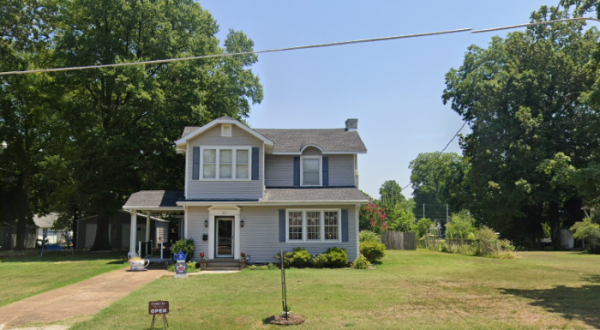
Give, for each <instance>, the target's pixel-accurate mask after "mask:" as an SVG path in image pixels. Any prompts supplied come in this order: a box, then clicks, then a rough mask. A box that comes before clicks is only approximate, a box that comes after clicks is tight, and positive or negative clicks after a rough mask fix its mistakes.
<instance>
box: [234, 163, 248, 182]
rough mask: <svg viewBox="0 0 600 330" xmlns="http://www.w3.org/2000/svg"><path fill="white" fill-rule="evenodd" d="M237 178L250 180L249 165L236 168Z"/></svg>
mask: <svg viewBox="0 0 600 330" xmlns="http://www.w3.org/2000/svg"><path fill="white" fill-rule="evenodd" d="M235 177H236V178H237V179H248V165H239V164H238V165H237V166H236V167H235Z"/></svg>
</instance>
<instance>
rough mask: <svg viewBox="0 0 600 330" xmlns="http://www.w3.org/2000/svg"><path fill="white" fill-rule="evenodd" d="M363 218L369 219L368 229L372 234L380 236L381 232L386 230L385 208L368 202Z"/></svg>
mask: <svg viewBox="0 0 600 330" xmlns="http://www.w3.org/2000/svg"><path fill="white" fill-rule="evenodd" d="M364 216H365V217H367V218H368V219H369V228H368V230H371V231H372V232H374V233H377V234H381V232H382V231H383V230H386V229H387V223H386V218H387V213H386V212H385V208H383V207H380V206H378V205H377V204H375V203H373V202H370V203H369V204H367V205H366V206H365V214H364Z"/></svg>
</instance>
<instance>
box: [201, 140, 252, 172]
mask: <svg viewBox="0 0 600 330" xmlns="http://www.w3.org/2000/svg"><path fill="white" fill-rule="evenodd" d="M201 152H202V157H201V164H200V174H201V176H200V177H201V179H202V180H249V179H250V167H251V166H250V147H235V148H234V147H201Z"/></svg>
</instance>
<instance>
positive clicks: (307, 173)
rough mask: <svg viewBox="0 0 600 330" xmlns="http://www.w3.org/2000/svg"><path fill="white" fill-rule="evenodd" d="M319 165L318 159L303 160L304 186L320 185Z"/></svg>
mask: <svg viewBox="0 0 600 330" xmlns="http://www.w3.org/2000/svg"><path fill="white" fill-rule="evenodd" d="M319 163H320V161H319V160H318V159H310V158H309V159H303V160H302V164H303V165H302V171H303V173H302V184H303V185H312V186H316V185H319V184H320V182H319V181H320V180H319Z"/></svg>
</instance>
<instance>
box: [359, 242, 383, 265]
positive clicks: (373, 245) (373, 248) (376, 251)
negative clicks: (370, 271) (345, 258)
mask: <svg viewBox="0 0 600 330" xmlns="http://www.w3.org/2000/svg"><path fill="white" fill-rule="evenodd" d="M359 250H360V254H361V255H363V256H365V258H367V260H369V261H370V262H372V263H376V262H379V261H380V260H381V259H382V258H383V257H385V245H384V244H382V243H378V242H372V241H367V242H361V243H360V246H359Z"/></svg>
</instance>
